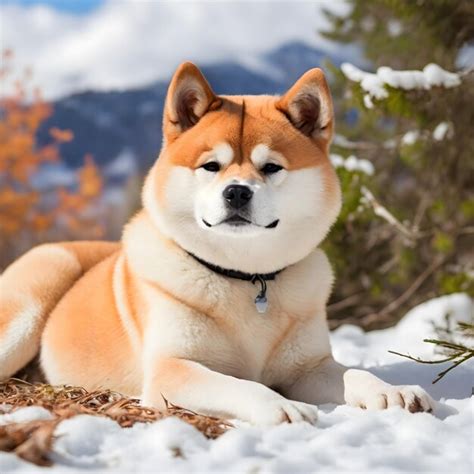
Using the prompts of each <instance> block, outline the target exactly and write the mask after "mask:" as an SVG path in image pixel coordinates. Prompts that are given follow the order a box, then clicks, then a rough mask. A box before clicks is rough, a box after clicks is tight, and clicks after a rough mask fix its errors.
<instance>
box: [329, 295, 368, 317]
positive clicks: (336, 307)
mask: <svg viewBox="0 0 474 474" xmlns="http://www.w3.org/2000/svg"><path fill="white" fill-rule="evenodd" d="M360 296H361V293H356V294H354V295H351V296H348V297H347V298H344V299H343V300H340V301H336V302H335V303H332V304H330V305H328V306H327V310H328V311H330V312H332V313H336V312H337V311H341V309H344V308H348V307H349V306H353V305H354V304H355V303H357V302H358V301H359V299H360Z"/></svg>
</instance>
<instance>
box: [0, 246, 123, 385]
mask: <svg viewBox="0 0 474 474" xmlns="http://www.w3.org/2000/svg"><path fill="white" fill-rule="evenodd" d="M119 248H120V244H118V243H114V242H86V241H84V242H67V243H55V244H44V245H40V246H38V247H35V248H33V249H32V250H30V251H29V252H27V253H26V254H24V255H23V256H22V257H21V258H19V259H18V260H17V261H16V262H14V263H13V264H12V265H10V266H9V267H8V268H7V269H6V270H5V272H4V273H3V274H2V275H0V380H2V379H4V378H7V377H10V376H12V375H13V374H15V373H16V372H17V371H18V370H20V369H21V368H22V367H24V366H25V365H26V364H27V363H28V362H29V361H30V360H31V359H33V358H34V357H35V355H36V354H37V352H38V350H39V346H40V339H41V333H42V331H43V328H44V326H45V324H46V320H47V317H48V315H49V314H50V313H51V311H52V310H53V308H54V307H55V306H56V304H57V303H58V302H59V300H60V299H61V298H62V297H63V295H64V294H65V293H66V292H67V291H68V290H69V288H71V287H72V286H73V284H74V283H75V282H76V281H77V280H78V279H79V278H80V277H81V276H82V275H83V274H84V273H85V272H86V271H87V270H89V269H90V268H91V267H93V266H94V265H96V264H97V263H99V262H100V261H101V260H103V259H104V258H106V257H108V256H109V255H111V254H112V253H114V252H115V251H117V250H118V249H119Z"/></svg>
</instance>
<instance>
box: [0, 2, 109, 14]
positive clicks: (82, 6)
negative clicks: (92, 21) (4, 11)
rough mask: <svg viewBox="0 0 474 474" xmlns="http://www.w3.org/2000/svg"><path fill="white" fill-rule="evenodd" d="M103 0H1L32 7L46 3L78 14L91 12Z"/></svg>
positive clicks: (56, 8) (57, 8) (45, 4)
mask: <svg viewBox="0 0 474 474" xmlns="http://www.w3.org/2000/svg"><path fill="white" fill-rule="evenodd" d="M102 3H104V2H103V0H0V4H11V5H20V6H25V7H30V6H34V5H44V6H49V7H51V8H54V9H55V10H59V11H64V12H70V13H73V14H76V15H82V14H85V13H89V12H91V11H93V10H95V9H96V8H98V7H99V6H100V5H101V4H102Z"/></svg>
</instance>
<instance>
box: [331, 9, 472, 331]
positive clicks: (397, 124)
mask: <svg viewBox="0 0 474 474" xmlns="http://www.w3.org/2000/svg"><path fill="white" fill-rule="evenodd" d="M349 3H350V11H349V13H348V14H347V15H346V16H343V17H341V16H337V15H334V14H332V13H330V12H326V15H327V16H328V18H329V20H330V24H331V27H330V29H329V31H326V32H324V35H325V36H327V37H328V38H331V39H333V40H336V41H340V42H344V43H351V44H357V45H358V46H360V48H361V50H362V52H363V54H364V56H365V59H366V60H367V61H369V63H370V64H371V65H372V68H373V70H374V71H375V72H373V73H366V72H365V71H361V70H360V69H358V68H355V67H353V66H352V65H344V66H343V67H342V71H341V70H339V69H338V68H335V67H334V66H329V67H330V70H331V71H332V73H333V82H334V90H335V91H336V94H335V95H336V97H335V99H336V103H335V106H336V114H337V118H338V127H337V129H338V132H339V134H342V135H338V136H336V140H335V143H334V148H333V151H334V152H336V153H337V155H336V156H335V160H336V162H337V163H339V168H338V170H339V173H340V177H341V181H342V185H343V192H344V207H343V212H342V215H341V218H340V220H339V221H338V223H337V225H336V226H335V228H334V230H333V233H332V235H331V236H330V238H329V239H328V241H327V242H326V244H325V245H326V249H327V250H328V252H329V253H330V255H331V258H332V260H333V262H335V266H336V272H337V276H338V280H337V285H336V288H335V294H334V295H333V300H332V305H330V307H329V313H330V316H331V317H332V318H333V321H332V324H333V325H338V324H339V323H340V322H341V321H344V322H347V320H348V319H350V320H351V321H352V322H355V323H356V324H359V325H361V326H363V327H365V328H373V327H381V326H388V325H390V324H393V323H394V322H396V321H397V320H398V319H399V318H400V317H401V316H402V315H403V314H404V312H405V310H406V309H407V308H408V307H412V306H414V305H415V304H417V303H419V302H420V301H422V300H426V299H428V298H430V297H432V296H434V295H440V294H446V293H452V292H455V291H466V292H473V291H474V280H473V274H474V269H473V263H472V262H473V258H472V257H473V254H472V252H473V250H472V248H473V246H472V235H473V234H474V226H473V223H474V159H473V158H474V157H473V150H474V135H473V134H472V124H473V123H474V109H473V107H472V106H470V105H469V104H472V103H474V77H473V76H474V75H473V74H472V70H469V69H466V68H465V69H464V70H461V71H457V73H456V74H449V73H448V72H447V71H446V70H448V71H453V70H454V69H455V68H456V66H457V65H458V64H459V63H460V62H462V57H463V55H464V52H465V51H466V45H469V44H470V45H472V44H473V41H474V4H473V2H471V1H467V0H450V1H444V0H437V1H431V0H430V1H424V0H420V1H417V2H405V1H403V0H379V1H378V2H366V1H364V0H351V1H350V2H349ZM434 61H435V62H436V63H438V65H433V64H432V65H430V63H433V62H434ZM392 68H393V69H392ZM443 68H444V69H443ZM413 69H418V70H419V71H418V72H414V71H405V72H400V73H399V72H397V71H396V70H413ZM348 155H357V157H358V158H359V162H360V159H363V160H366V161H367V162H369V163H371V164H372V165H373V167H374V170H375V172H374V173H373V175H372V176H369V175H367V173H363V172H361V170H360V169H355V168H354V163H357V162H358V161H357V160H356V158H351V162H352V165H350V163H349V165H350V166H348V163H347V161H348V160H347V158H346V157H347V156H348ZM337 163H336V164H337ZM362 163H364V162H362ZM341 164H342V166H341ZM369 174H370V173H369ZM348 315H349V316H348Z"/></svg>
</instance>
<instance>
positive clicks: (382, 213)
mask: <svg viewBox="0 0 474 474" xmlns="http://www.w3.org/2000/svg"><path fill="white" fill-rule="evenodd" d="M361 192H362V196H363V197H364V198H365V200H366V202H367V203H368V204H370V205H371V206H372V209H373V210H374V213H375V215H376V216H379V217H381V218H382V219H384V220H386V221H387V222H388V223H389V224H390V225H392V226H393V227H395V228H396V229H397V230H398V231H399V232H400V233H402V234H403V235H404V236H405V237H407V238H408V239H410V240H414V239H416V238H417V234H416V233H414V232H412V231H411V230H410V229H408V228H407V227H406V226H405V225H403V224H402V223H401V222H400V221H399V220H398V219H397V218H396V217H395V216H394V215H393V214H392V213H391V212H390V211H389V210H388V209H387V208H386V207H384V206H382V204H380V203H379V202H378V201H377V199H375V196H374V195H373V194H372V192H371V191H369V189H367V188H366V187H365V186H362V187H361Z"/></svg>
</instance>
